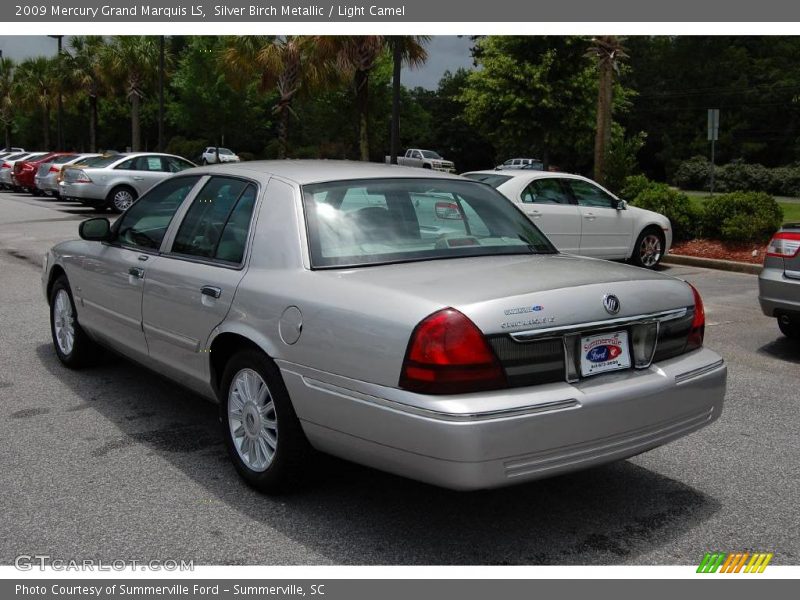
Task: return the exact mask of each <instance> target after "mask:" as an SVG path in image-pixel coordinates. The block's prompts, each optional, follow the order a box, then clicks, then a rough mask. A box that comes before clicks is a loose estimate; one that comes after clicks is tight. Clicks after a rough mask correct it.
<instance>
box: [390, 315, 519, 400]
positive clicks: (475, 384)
mask: <svg viewBox="0 0 800 600" xmlns="http://www.w3.org/2000/svg"><path fill="white" fill-rule="evenodd" d="M400 387H402V388H404V389H407V390H410V391H412V392H418V393H421V394H463V393H467V392H478V391H483V390H490V389H498V388H503V387H506V376H505V373H504V372H503V369H502V367H501V366H500V363H499V362H498V361H497V357H496V356H495V354H494V352H493V351H492V349H491V347H490V346H489V343H488V342H487V341H486V338H485V337H484V336H483V334H482V333H481V331H480V329H478V327H477V326H476V325H475V323H473V322H472V321H470V320H469V319H468V318H467V317H466V316H464V315H463V314H462V313H460V312H458V311H457V310H455V309H454V308H445V309H443V310H440V311H438V312H435V313H433V314H432V315H430V316H428V317H426V318H425V319H423V320H422V321H421V322H420V323H419V325H417V327H416V328H415V329H414V332H413V333H412V334H411V340H410V341H409V343H408V349H407V350H406V357H405V360H404V361H403V370H402V372H401V374H400Z"/></svg>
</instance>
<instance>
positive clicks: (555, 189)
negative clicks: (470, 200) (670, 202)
mask: <svg viewBox="0 0 800 600" xmlns="http://www.w3.org/2000/svg"><path fill="white" fill-rule="evenodd" d="M464 176H465V177H468V178H469V179H474V180H476V181H482V182H484V183H487V184H489V185H491V186H492V187H494V188H495V189H497V190H498V191H499V192H502V193H503V195H504V196H506V197H507V198H509V199H510V200H511V201H512V202H514V203H515V204H516V205H517V206H519V208H520V209H522V211H523V212H524V213H525V214H526V215H528V217H529V218H530V219H531V221H533V222H534V223H535V224H536V225H537V226H538V227H539V228H540V229H541V230H542V231H544V232H545V233H546V234H547V236H548V237H549V238H550V240H551V241H552V242H553V243H554V244H555V245H556V247H557V248H558V249H559V250H561V251H562V252H566V253H569V254H579V255H581V256H591V257H593V258H604V259H610V260H630V261H631V262H632V263H633V264H635V265H637V266H639V267H645V268H648V269H654V268H655V267H657V266H658V264H659V263H660V262H661V259H662V258H663V257H664V255H665V254H666V253H667V252H669V248H670V246H671V245H672V228H671V226H670V222H669V219H668V218H667V217H665V216H664V215H661V214H658V213H655V212H652V211H649V210H644V209H641V208H636V207H635V206H629V205H628V204H627V203H626V202H625V201H624V200H621V199H620V198H617V197H616V196H615V195H614V194H612V193H611V192H609V191H608V190H607V189H605V188H604V187H602V186H600V185H599V184H597V183H595V182H594V181H592V180H591V179H587V178H586V177H581V176H580V175H570V174H567V173H558V174H555V173H551V172H549V171H530V170H520V171H508V172H505V171H504V172H502V174H501V173H498V172H497V171H494V170H492V171H474V172H471V173H464Z"/></svg>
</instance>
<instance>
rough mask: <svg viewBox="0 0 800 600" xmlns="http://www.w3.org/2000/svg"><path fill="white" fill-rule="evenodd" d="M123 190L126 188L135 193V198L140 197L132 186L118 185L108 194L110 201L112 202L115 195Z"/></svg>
mask: <svg viewBox="0 0 800 600" xmlns="http://www.w3.org/2000/svg"><path fill="white" fill-rule="evenodd" d="M122 188H125V189H126V190H130V191H131V192H132V193H133V196H134V198H136V197H138V196H139V194H137V193H136V190H135V189H133V187H132V186H130V185H128V184H127V183H118V184H117V185H115V186H114V187H113V188H111V191H110V192H108V196H107V197H108V199H109V200H110V199H111V198H113V197H114V193H115V192H116V191H117V190H119V189H122Z"/></svg>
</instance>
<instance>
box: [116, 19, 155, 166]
mask: <svg viewBox="0 0 800 600" xmlns="http://www.w3.org/2000/svg"><path fill="white" fill-rule="evenodd" d="M103 67H104V69H103V70H104V73H105V74H106V76H107V78H108V79H109V80H110V81H112V82H115V83H117V84H118V85H121V86H122V87H123V89H124V90H125V94H126V96H127V98H128V101H129V102H130V118H131V150H133V151H134V152H135V151H138V150H141V148H142V128H141V109H142V101H143V99H144V97H145V95H146V94H147V91H148V88H150V87H151V86H152V85H153V83H154V81H155V78H156V75H157V73H158V41H157V39H156V38H155V37H153V36H144V35H117V36H114V38H113V40H112V41H111V43H109V44H107V45H106V47H105V51H104V53H103Z"/></svg>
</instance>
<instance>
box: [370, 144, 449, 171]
mask: <svg viewBox="0 0 800 600" xmlns="http://www.w3.org/2000/svg"><path fill="white" fill-rule="evenodd" d="M386 162H387V163H390V162H392V157H391V156H387V157H386ZM397 164H398V165H403V166H404V167H420V168H422V169H433V170H434V171H444V172H446V173H455V172H456V166H455V164H454V163H453V161H451V160H445V159H443V158H442V157H441V156H439V154H438V153H436V152H434V151H433V150H421V149H419V148H410V149H408V150H406V153H405V156H398V157H397Z"/></svg>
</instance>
